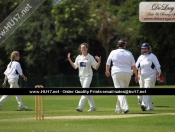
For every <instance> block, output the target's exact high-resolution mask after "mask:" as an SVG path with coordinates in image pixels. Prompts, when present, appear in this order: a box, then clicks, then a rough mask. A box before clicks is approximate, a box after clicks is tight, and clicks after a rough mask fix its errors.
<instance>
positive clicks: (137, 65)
mask: <svg viewBox="0 0 175 132" xmlns="http://www.w3.org/2000/svg"><path fill="white" fill-rule="evenodd" d="M139 64H140V56H139V58H138V59H137V62H136V68H137V69H138V68H139Z"/></svg>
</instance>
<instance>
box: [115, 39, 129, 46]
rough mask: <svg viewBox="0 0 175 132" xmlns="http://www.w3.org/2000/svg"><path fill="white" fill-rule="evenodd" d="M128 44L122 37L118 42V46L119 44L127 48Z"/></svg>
mask: <svg viewBox="0 0 175 132" xmlns="http://www.w3.org/2000/svg"><path fill="white" fill-rule="evenodd" d="M126 44H127V42H126V41H125V40H123V39H120V40H119V41H118V43H117V46H118V47H119V48H125V47H126Z"/></svg>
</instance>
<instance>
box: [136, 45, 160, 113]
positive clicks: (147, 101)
mask: <svg viewBox="0 0 175 132" xmlns="http://www.w3.org/2000/svg"><path fill="white" fill-rule="evenodd" d="M141 53H142V55H140V56H139V58H138V60H137V62H136V67H137V68H140V79H139V84H140V87H141V88H154V87H155V82H156V77H157V74H158V76H161V75H162V72H161V69H160V67H161V66H160V64H159V61H158V59H157V57H156V56H155V55H154V54H153V53H150V45H149V44H148V43H143V44H142V46H141ZM141 109H142V111H145V110H154V104H153V101H152V96H151V95H143V96H142V102H141Z"/></svg>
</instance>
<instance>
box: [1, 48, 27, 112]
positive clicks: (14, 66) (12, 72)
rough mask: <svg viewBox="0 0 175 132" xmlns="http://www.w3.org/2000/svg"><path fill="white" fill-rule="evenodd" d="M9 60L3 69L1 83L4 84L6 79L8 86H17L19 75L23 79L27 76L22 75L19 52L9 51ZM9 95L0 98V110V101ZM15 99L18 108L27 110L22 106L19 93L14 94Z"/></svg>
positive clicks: (3, 100)
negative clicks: (2, 80) (3, 75)
mask: <svg viewBox="0 0 175 132" xmlns="http://www.w3.org/2000/svg"><path fill="white" fill-rule="evenodd" d="M10 58H11V62H10V63H9V64H8V66H7V69H6V70H5V72H4V74H5V77H4V82H3V84H2V86H3V87H5V86H6V81H7V80H8V83H9V84H10V88H19V85H18V79H19V75H20V76H21V77H22V78H23V79H24V80H25V81H27V78H26V77H25V76H24V74H23V72H22V69H21V65H20V63H19V62H18V61H19V59H20V56H19V52H18V51H14V52H12V53H11V57H10ZM9 97H10V95H3V96H2V97H1V99H0V110H1V109H2V103H3V102H5V101H6V100H7V99H8V98H9ZM16 100H17V102H18V105H19V108H18V109H19V110H27V107H26V106H24V104H23V102H22V97H21V96H20V95H16Z"/></svg>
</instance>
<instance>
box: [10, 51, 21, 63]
mask: <svg viewBox="0 0 175 132" xmlns="http://www.w3.org/2000/svg"><path fill="white" fill-rule="evenodd" d="M10 60H11V61H13V60H17V61H18V60H19V52H18V51H13V52H12V53H11V56H10Z"/></svg>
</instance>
